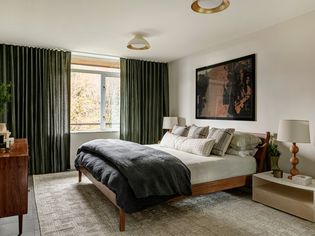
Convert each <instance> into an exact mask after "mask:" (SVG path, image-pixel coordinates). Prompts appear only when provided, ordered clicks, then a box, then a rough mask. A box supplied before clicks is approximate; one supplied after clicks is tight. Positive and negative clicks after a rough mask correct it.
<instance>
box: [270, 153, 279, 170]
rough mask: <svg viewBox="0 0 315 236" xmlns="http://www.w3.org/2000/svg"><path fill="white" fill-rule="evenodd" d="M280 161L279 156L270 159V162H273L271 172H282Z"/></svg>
mask: <svg viewBox="0 0 315 236" xmlns="http://www.w3.org/2000/svg"><path fill="white" fill-rule="evenodd" d="M278 161H279V157H278V156H271V157H270V162H271V170H272V171H274V170H280V168H279V166H278Z"/></svg>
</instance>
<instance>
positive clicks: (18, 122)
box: [0, 44, 71, 174]
mask: <svg viewBox="0 0 315 236" xmlns="http://www.w3.org/2000/svg"><path fill="white" fill-rule="evenodd" d="M70 65H71V53H70V52H65V51H58V50H51V49H42V48H32V47H22V46H13V45H5V44H1V46H0V83H11V85H12V99H11V102H10V103H8V104H7V109H6V112H5V113H4V114H2V117H1V118H2V121H4V122H6V123H7V126H8V129H9V130H10V131H11V132H12V136H13V137H14V138H27V140H28V143H29V155H30V163H29V167H30V173H31V174H42V173H50V172H59V171H64V170H67V169H68V168H69V167H70V154H69V152H70V151H69V147H70V112H69V111H70ZM1 118H0V119H1Z"/></svg>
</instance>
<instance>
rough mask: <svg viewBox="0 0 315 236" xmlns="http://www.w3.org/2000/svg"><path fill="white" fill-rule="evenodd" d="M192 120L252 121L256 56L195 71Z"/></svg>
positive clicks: (254, 109)
mask: <svg viewBox="0 0 315 236" xmlns="http://www.w3.org/2000/svg"><path fill="white" fill-rule="evenodd" d="M195 111H196V113H195V114H196V119H215V120H244V121H255V120H256V55H255V54H251V55H248V56H244V57H240V58H236V59H233V60H229V61H225V62H221V63H218V64H214V65H210V66H206V67H201V68H197V69H196V107H195Z"/></svg>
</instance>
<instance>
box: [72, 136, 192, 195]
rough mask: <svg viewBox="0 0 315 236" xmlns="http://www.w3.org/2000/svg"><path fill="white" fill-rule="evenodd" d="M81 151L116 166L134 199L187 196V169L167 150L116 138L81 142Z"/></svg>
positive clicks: (189, 193) (188, 185)
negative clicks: (131, 191) (125, 180)
mask: <svg viewBox="0 0 315 236" xmlns="http://www.w3.org/2000/svg"><path fill="white" fill-rule="evenodd" d="M81 152H84V153H89V154H96V155H97V156H98V157H99V158H102V159H104V161H106V162H107V163H110V164H111V165H112V166H113V167H114V168H116V169H117V170H118V171H119V172H120V173H121V174H122V175H123V176H124V177H125V178H126V179H127V182H128V184H129V186H130V187H131V189H132V190H133V192H134V194H135V196H136V198H146V197H150V196H174V195H191V183H190V171H189V169H188V168H187V167H186V166H185V164H184V163H182V162H181V161H180V160H179V159H177V158H176V157H174V156H172V155H170V154H168V153H165V152H162V151H159V150H156V149H153V148H150V147H147V146H144V145H140V144H136V143H132V142H127V141H122V140H118V139H97V140H93V141H90V142H87V143H84V144H83V145H82V146H81V147H80V148H79V150H78V155H79V154H80V153H81ZM92 174H93V173H92Z"/></svg>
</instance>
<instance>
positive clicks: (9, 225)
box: [0, 176, 40, 236]
mask: <svg viewBox="0 0 315 236" xmlns="http://www.w3.org/2000/svg"><path fill="white" fill-rule="evenodd" d="M28 189H29V192H28V214H27V215H24V218H23V234H22V236H39V235H40V230H39V223H38V215H37V208H36V204H35V195H34V188H33V178H32V176H30V177H29V187H28ZM18 232H19V228H18V217H17V216H12V217H5V218H0V235H1V236H16V235H18Z"/></svg>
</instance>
